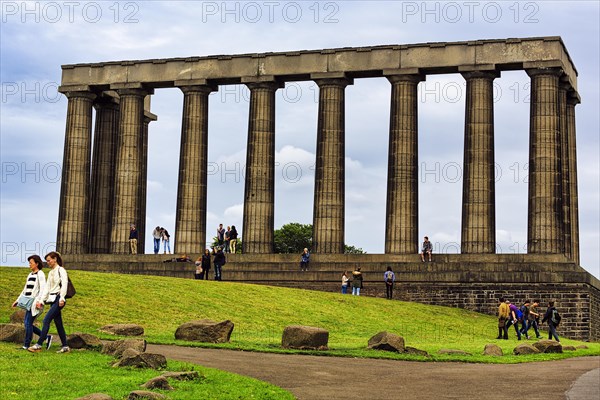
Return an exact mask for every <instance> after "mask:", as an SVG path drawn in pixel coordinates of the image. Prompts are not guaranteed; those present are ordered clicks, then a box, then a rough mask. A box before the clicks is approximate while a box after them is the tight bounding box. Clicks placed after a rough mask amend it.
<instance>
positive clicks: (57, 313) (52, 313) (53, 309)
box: [37, 295, 67, 347]
mask: <svg viewBox="0 0 600 400" xmlns="http://www.w3.org/2000/svg"><path fill="white" fill-rule="evenodd" d="M59 302H60V296H58V295H57V296H56V301H54V303H52V305H51V306H50V310H48V312H47V313H46V316H45V317H44V325H43V326H42V331H41V332H40V338H39V339H38V342H37V343H38V344H39V345H40V346H41V345H42V343H44V341H45V340H46V337H47V336H48V331H49V330H50V322H52V320H54V325H56V331H57V332H58V337H60V342H61V343H62V346H63V347H65V346H66V345H67V335H66V333H65V327H64V326H63V320H62V313H61V310H62V307H61V306H60V305H59ZM65 305H66V302H65ZM63 307H64V306H63Z"/></svg>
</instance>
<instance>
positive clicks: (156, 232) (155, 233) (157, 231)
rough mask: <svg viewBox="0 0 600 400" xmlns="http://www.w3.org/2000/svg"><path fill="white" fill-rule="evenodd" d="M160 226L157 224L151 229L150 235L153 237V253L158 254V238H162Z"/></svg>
mask: <svg viewBox="0 0 600 400" xmlns="http://www.w3.org/2000/svg"><path fill="white" fill-rule="evenodd" d="M160 229H161V228H160V226H157V227H156V228H154V230H153V231H152V237H153V238H154V254H158V252H159V251H160V239H161V238H162V232H161V230H160Z"/></svg>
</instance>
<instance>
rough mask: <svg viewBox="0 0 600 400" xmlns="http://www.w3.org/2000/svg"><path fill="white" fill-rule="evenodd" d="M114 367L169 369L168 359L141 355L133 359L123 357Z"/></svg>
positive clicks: (147, 354)
mask: <svg viewBox="0 0 600 400" xmlns="http://www.w3.org/2000/svg"><path fill="white" fill-rule="evenodd" d="M113 367H134V368H152V369H161V368H166V367H167V359H166V358H165V356H163V355H162V354H152V353H140V354H137V355H133V356H131V357H121V359H120V360H119V361H117V362H116V363H114V364H113Z"/></svg>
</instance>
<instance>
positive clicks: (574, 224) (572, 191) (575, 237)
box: [566, 92, 581, 265]
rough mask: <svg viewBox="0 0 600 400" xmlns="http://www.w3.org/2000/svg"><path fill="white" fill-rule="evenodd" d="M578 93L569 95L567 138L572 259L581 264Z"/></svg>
mask: <svg viewBox="0 0 600 400" xmlns="http://www.w3.org/2000/svg"><path fill="white" fill-rule="evenodd" d="M579 102H580V101H579V97H578V95H577V93H575V92H571V93H569V96H568V97H567V107H566V113H567V118H566V119H567V138H568V150H569V151H568V153H569V160H568V163H569V177H568V184H569V195H570V198H569V213H570V221H571V226H570V229H571V235H570V236H571V237H570V239H571V259H572V260H573V261H575V262H576V263H577V265H580V264H581V260H580V253H579V200H578V194H577V143H576V142H577V140H576V129H575V106H576V105H577V104H579Z"/></svg>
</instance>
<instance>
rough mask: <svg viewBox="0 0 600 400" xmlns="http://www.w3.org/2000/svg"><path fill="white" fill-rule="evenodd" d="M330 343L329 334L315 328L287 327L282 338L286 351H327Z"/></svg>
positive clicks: (282, 344)
mask: <svg viewBox="0 0 600 400" xmlns="http://www.w3.org/2000/svg"><path fill="white" fill-rule="evenodd" d="M328 342H329V332H328V331H326V330H325V329H322V328H316V327H313V326H301V325H290V326H286V327H285V329H284V330H283V336H282V337H281V346H282V347H283V348H285V349H299V350H327V344H328Z"/></svg>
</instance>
